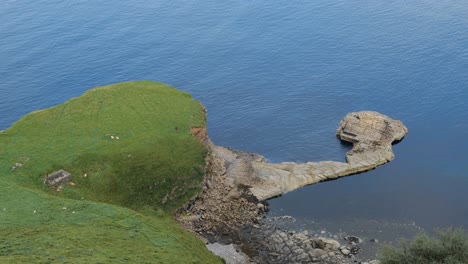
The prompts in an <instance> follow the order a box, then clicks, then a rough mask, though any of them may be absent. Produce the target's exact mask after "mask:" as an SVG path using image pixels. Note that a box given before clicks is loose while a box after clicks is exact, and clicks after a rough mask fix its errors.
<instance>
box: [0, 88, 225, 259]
mask: <svg viewBox="0 0 468 264" xmlns="http://www.w3.org/2000/svg"><path fill="white" fill-rule="evenodd" d="M205 125H206V124H205V115H204V112H203V108H202V106H201V105H200V104H199V102H197V101H196V100H194V99H192V98H191V97H190V95H189V94H187V93H184V92H181V91H178V90H176V89H174V88H172V87H169V86H167V85H164V84H161V83H155V82H149V81H140V82H127V83H121V84H115V85H110V86H105V87H99V88H96V89H92V90H90V91H88V92H86V93H85V94H83V95H82V96H80V97H78V98H74V99H71V100H69V101H68V102H66V103H64V104H62V105H59V106H55V107H52V108H49V109H45V110H41V111H36V112H33V113H31V114H28V115H26V116H25V117H23V118H22V119H21V120H20V121H18V122H17V123H15V124H14V125H13V126H12V127H10V128H9V129H8V130H6V131H4V132H1V133H0V263H15V262H18V263H22V262H25V263H42V262H43V263H48V262H51V263H55V262H56V263H210V262H212V263H215V262H218V261H219V259H218V258H217V257H215V256H213V255H212V254H211V253H210V252H209V251H207V249H206V248H205V247H204V245H203V243H202V242H200V241H199V240H198V239H197V238H196V237H195V236H193V235H191V234H189V233H187V232H185V231H183V230H182V229H181V228H179V227H178V226H177V225H176V223H175V221H174V220H173V219H172V217H170V216H168V215H169V214H170V213H171V212H173V211H174V209H176V208H178V207H179V206H181V205H182V204H183V203H185V202H186V201H187V199H188V198H189V197H190V196H192V195H193V194H194V193H196V192H197V191H198V189H199V185H200V182H201V180H202V177H203V173H204V172H203V166H204V157H205V155H206V149H205V148H204V147H203V146H202V145H201V144H200V143H199V142H198V141H197V140H196V138H194V137H193V136H192V135H191V134H190V133H189V130H190V128H191V127H195V126H197V127H203V126H205ZM117 138H118V139H117ZM17 162H19V163H22V164H23V166H22V167H20V168H17V169H15V170H14V171H10V170H11V166H13V165H14V164H15V163H17ZM57 169H65V170H67V171H69V172H71V173H72V175H73V182H74V183H75V184H76V185H75V186H66V187H65V188H64V189H62V190H61V191H60V192H57V191H55V190H53V189H50V188H49V187H46V186H45V185H44V184H43V178H44V177H45V176H46V175H47V174H48V173H51V172H53V171H55V170H57ZM69 198H72V199H69ZM100 202H104V203H100ZM121 206H124V207H127V208H124V207H121ZM128 208H130V209H128ZM135 210H136V211H135Z"/></svg>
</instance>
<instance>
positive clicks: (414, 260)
mask: <svg viewBox="0 0 468 264" xmlns="http://www.w3.org/2000/svg"><path fill="white" fill-rule="evenodd" d="M380 261H381V263H382V264H466V263H468V235H467V234H466V233H464V231H463V230H461V229H455V230H453V229H446V230H438V231H437V232H436V236H429V235H427V234H421V235H419V236H417V237H416V238H415V239H414V240H412V241H411V242H405V241H403V242H402V245H401V247H399V248H396V247H391V246H386V247H384V248H383V250H382V252H381V257H380Z"/></svg>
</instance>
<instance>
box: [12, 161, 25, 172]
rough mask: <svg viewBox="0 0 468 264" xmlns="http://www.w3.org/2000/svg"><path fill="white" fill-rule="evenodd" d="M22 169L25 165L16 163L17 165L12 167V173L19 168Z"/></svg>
mask: <svg viewBox="0 0 468 264" xmlns="http://www.w3.org/2000/svg"><path fill="white" fill-rule="evenodd" d="M20 167H23V164H21V163H19V162H16V163H15V165H13V167H11V170H10V171H14V170H16V169H17V168H20Z"/></svg>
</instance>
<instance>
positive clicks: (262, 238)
mask: <svg viewBox="0 0 468 264" xmlns="http://www.w3.org/2000/svg"><path fill="white" fill-rule="evenodd" d="M407 132H408V130H407V128H406V127H405V126H404V125H403V124H402V123H401V122H400V121H397V120H393V119H391V118H389V117H387V116H385V115H382V114H379V113H377V112H369V111H365V112H357V113H350V114H348V115H346V116H345V118H344V119H343V120H342V121H341V123H340V126H339V128H338V130H337V136H338V137H340V139H342V140H345V141H348V142H351V143H353V148H352V149H351V150H350V151H349V152H348V153H347V156H346V160H347V162H346V163H344V162H334V161H322V162H307V163H301V164H297V163H292V162H283V163H277V164H273V163H268V162H266V159H265V158H264V157H262V156H261V155H258V154H253V153H246V152H242V151H237V150H233V149H228V148H225V147H220V146H216V145H214V144H213V143H212V142H211V141H210V139H209V138H208V135H207V134H206V129H204V128H195V129H194V130H193V131H192V134H193V135H194V136H196V137H197V138H198V139H199V140H200V141H201V142H202V143H203V144H205V146H206V147H207V148H208V150H209V154H208V156H207V161H206V177H205V181H204V185H203V190H202V191H201V193H200V194H199V195H198V196H197V197H195V198H194V199H192V201H191V202H190V203H189V204H187V205H186V206H185V207H184V208H183V209H181V210H180V211H179V212H178V213H177V220H178V221H179V223H180V224H181V225H182V226H184V227H185V228H186V229H187V230H190V231H192V232H194V233H196V234H198V235H199V236H200V237H201V238H202V239H203V240H204V241H205V242H206V243H207V244H212V243H219V244H222V245H230V244H235V245H236V246H237V247H238V250H240V251H242V252H243V253H245V254H247V255H248V258H249V259H247V258H244V257H240V256H235V257H234V256H233V258H232V259H234V260H235V261H234V260H232V261H233V262H232V263H242V262H238V260H239V259H242V261H245V263H343V264H347V263H374V264H375V263H377V262H376V261H371V262H362V261H361V260H359V258H357V257H356V255H357V254H358V253H359V251H360V249H359V247H358V246H356V245H351V244H350V245H340V243H339V242H338V241H337V240H334V239H331V238H326V237H320V236H316V234H315V236H314V235H312V234H308V233H307V231H304V232H299V233H297V232H294V231H288V230H281V229H279V228H278V227H276V226H275V225H274V224H272V223H268V222H267V221H265V220H264V219H263V218H264V216H265V215H266V213H267V211H268V206H267V203H266V202H265V201H266V200H267V199H269V198H272V197H275V196H278V195H281V194H283V193H285V192H288V191H291V190H294V189H297V188H300V187H302V186H305V185H310V184H313V183H317V182H320V181H324V180H330V179H336V178H338V177H342V176H346V175H350V174H354V173H358V172H362V171H366V170H370V169H373V168H375V167H377V166H379V165H381V164H384V163H386V162H388V161H390V160H392V159H393V158H394V154H393V152H392V143H393V142H394V141H399V140H401V139H402V138H403V137H404V136H405V135H406V134H407ZM353 243H354V244H356V243H355V242H353ZM214 248H217V249H218V250H220V249H221V251H223V250H224V249H222V248H223V247H222V246H220V245H217V246H215V247H214ZM226 250H227V249H226ZM215 251H216V250H215ZM228 251H231V252H232V248H229V250H228ZM233 254H234V253H233ZM227 261H229V259H227Z"/></svg>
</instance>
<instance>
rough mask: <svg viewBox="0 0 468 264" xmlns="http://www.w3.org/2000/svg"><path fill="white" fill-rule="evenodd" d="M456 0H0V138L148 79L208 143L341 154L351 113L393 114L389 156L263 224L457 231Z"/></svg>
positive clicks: (460, 73)
mask: <svg viewBox="0 0 468 264" xmlns="http://www.w3.org/2000/svg"><path fill="white" fill-rule="evenodd" d="M467 14H468V3H467V2H465V1H451V0H438V1H435V0H428V1H403V0H396V1H356V0H337V1H325V0H316V1H304V0H302V1H301V0H297V1H296V0H294V1H265V0H252V1H214V0H206V1H193V0H181V1H167V0H156V1H146V0H128V1H86V0H74V1H59V0H47V1H46V0H34V1H33V0H4V1H1V3H0V77H1V81H0V129H6V128H8V127H9V126H10V125H12V124H13V123H14V122H15V121H17V120H18V119H19V118H21V116H23V115H25V114H26V113H28V112H30V111H33V110H36V109H41V108H45V107H50V106H53V105H56V104H60V103H62V102H64V101H65V100H67V99H69V98H71V97H75V96H78V95H80V94H82V93H83V92H84V91H86V90H87V89H90V88H92V87H95V86H99V85H106V84H110V83H115V82H121V81H127V80H136V79H150V80H157V81H162V82H166V83H168V84H170V85H173V86H175V87H177V88H179V89H182V90H185V91H188V92H190V93H192V95H193V96H194V97H195V98H197V99H198V100H200V101H201V102H202V103H203V104H204V105H205V106H206V107H207V109H208V121H209V133H210V136H211V138H212V139H213V141H214V142H215V143H216V144H219V145H224V146H228V147H232V148H236V149H240V150H244V151H249V152H256V153H260V154H262V155H264V156H265V157H266V158H267V159H269V160H270V161H273V162H279V161H297V162H302V161H319V160H341V161H342V160H344V156H345V153H346V151H347V150H348V149H349V147H348V146H346V145H342V144H341V143H340V142H339V140H337V138H336V137H335V129H336V128H337V126H338V123H339V121H340V120H341V118H342V117H343V116H344V115H345V114H346V113H348V112H352V111H359V110H374V111H379V112H382V113H384V114H387V115H389V116H391V117H393V118H396V119H400V120H402V121H403V122H404V123H405V124H406V125H407V126H408V128H409V131H410V133H409V135H408V136H407V138H405V139H404V140H403V141H402V142H401V143H400V144H398V145H396V146H395V147H394V149H395V152H396V159H395V160H394V161H392V162H391V163H389V164H387V165H385V166H383V167H379V168H378V169H376V170H374V171H370V172H367V173H363V174H359V175H356V176H352V177H347V178H343V179H340V180H337V181H333V182H326V183H321V184H317V185H312V186H309V187H306V188H303V189H300V190H297V191H294V192H291V193H289V194H286V195H284V196H282V197H280V198H277V199H274V200H272V201H270V203H271V208H272V214H289V215H292V216H294V217H297V218H305V219H317V220H320V219H322V220H327V221H335V222H336V225H337V226H339V225H340V221H344V220H343V219H345V218H364V219H376V220H378V221H396V222H398V221H414V222H415V223H416V224H417V225H420V226H424V227H426V228H432V227H441V226H442V227H443V226H464V227H465V228H468V192H467V190H468V143H467V138H468V15H467Z"/></svg>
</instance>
